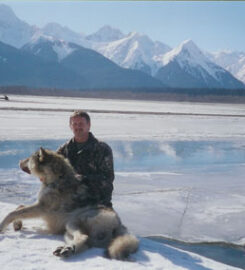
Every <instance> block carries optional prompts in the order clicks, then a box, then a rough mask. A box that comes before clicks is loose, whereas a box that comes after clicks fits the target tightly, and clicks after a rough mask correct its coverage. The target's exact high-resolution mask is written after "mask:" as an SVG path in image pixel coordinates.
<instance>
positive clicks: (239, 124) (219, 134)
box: [0, 95, 245, 270]
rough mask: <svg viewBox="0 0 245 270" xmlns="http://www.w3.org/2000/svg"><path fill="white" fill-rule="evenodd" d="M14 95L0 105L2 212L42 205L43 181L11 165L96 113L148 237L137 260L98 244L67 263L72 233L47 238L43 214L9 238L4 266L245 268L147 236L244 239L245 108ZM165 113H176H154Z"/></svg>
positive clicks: (132, 225)
mask: <svg viewBox="0 0 245 270" xmlns="http://www.w3.org/2000/svg"><path fill="white" fill-rule="evenodd" d="M9 99H10V100H9V101H1V102H0V121H1V129H0V160H1V162H2V165H0V181H1V184H0V190H1V196H0V207H1V209H2V210H1V213H0V218H1V219H2V218H3V217H4V216H5V215H6V214H7V213H8V212H9V211H11V210H13V209H15V208H16V207H17V206H18V204H22V203H27V204H28V203H31V202H33V201H34V200H35V198H36V192H37V190H38V187H39V182H38V181H37V179H35V178H34V177H32V176H30V175H27V174H25V173H24V172H22V171H20V170H19V169H18V168H17V166H18V165H17V164H16V165H14V166H13V167H11V166H12V165H11V164H12V163H11V162H12V161H11V160H13V159H14V158H15V157H16V156H17V157H18V155H19V154H21V155H26V154H27V152H28V151H32V149H33V148H35V147H36V145H39V143H40V144H41V145H43V144H45V143H46V141H45V140H49V142H50V143H51V145H55V143H56V142H60V140H63V141H65V140H67V139H68V138H70V137H71V131H70V129H69V126H68V122H69V115H70V111H72V110H74V109H87V110H97V111H94V112H91V113H90V115H91V118H92V132H93V133H94V134H95V136H96V137H98V138H99V139H103V140H105V141H107V142H108V143H109V144H110V145H111V146H112V147H113V153H114V158H115V160H116V164H115V168H116V180H115V184H114V186H115V190H114V193H113V205H114V208H115V209H116V211H117V212H118V213H119V215H120V217H121V219H122V221H123V223H124V224H125V225H126V226H127V227H128V228H129V229H130V231H132V232H133V233H135V234H136V235H137V236H138V237H139V239H140V249H139V251H138V252H137V253H136V254H134V255H132V257H131V259H132V261H131V262H119V261H113V260H108V259H106V258H104V257H103V250H101V249H95V248H93V249H90V250H88V251H86V252H84V253H83V254H79V255H76V256H75V257H73V258H70V259H68V260H60V259H58V258H56V257H55V256H53V255H52V251H53V250H54V249H55V248H56V247H57V246H60V245H61V244H62V242H63V237H62V236H53V235H46V234H45V233H44V231H43V229H44V227H43V224H42V223H41V222H39V221H26V222H25V229H24V230H23V231H21V232H14V231H13V229H12V228H11V226H10V227H9V228H8V230H7V232H6V233H5V234H1V235H0V263H1V267H2V268H3V269H6V270H8V269H11V270H12V269H13V270H15V269H25V270H26V269H34V268H35V269H49V268H53V269H65V268H67V267H69V268H70V269H78V268H79V269H81V268H82V267H86V269H116V268H119V269H136V270H137V269H168V270H171V269H174V270H175V269H200V270H201V269H215V270H219V269H238V268H233V267H232V266H228V265H225V264H222V263H218V262H217V261H214V260H211V259H208V258H206V257H203V256H201V255H197V254H194V253H191V252H189V251H184V250H181V249H179V248H174V247H172V246H169V245H167V244H161V243H157V242H155V241H152V240H149V239H146V238H145V236H149V235H162V236H165V237H168V238H174V239H177V240H182V241H188V242H217V241H218V242H220V241H222V242H227V243H233V244H237V245H244V244H245V235H244V219H245V211H244V209H245V195H244V194H245V186H244V179H243V175H244V173H245V166H244V164H245V161H244V153H243V149H244V145H245V140H244V136H245V128H244V127H245V117H244V115H245V106H244V105H242V104H241V105H237V104H235V105H233V104H208V103H207V104H201V103H200V104H198V103H176V102H150V101H149V102H147V101H125V100H124V101H123V100H103V99H84V98H68V97H66V98H64V97H37V96H36V97H35V96H18V95H10V96H9ZM111 111H112V112H111ZM116 111H120V112H121V113H117V112H116ZM122 112H123V113H122ZM128 112H131V113H128ZM142 112H144V113H145V114H142ZM157 112H158V113H159V112H161V113H167V114H162V115H157V114H151V113H157ZM169 112H170V113H172V114H168V113H169ZM147 113H148V114H147ZM176 113H179V114H176ZM193 113H196V114H199V115H193ZM212 114H213V116H212ZM15 142H16V144H15ZM10 143H11V145H12V146H11V147H9V148H8V147H6V145H8V144H10ZM32 144H33V145H32ZM17 145H18V147H16V146H17ZM41 145H40V146H41ZM33 150H35V149H33ZM200 151H201V153H200ZM5 159H6V162H3V161H4V160H5ZM14 160H16V159H14ZM137 160H138V161H137ZM135 161H137V162H138V163H137V162H136V163H135ZM1 162H0V163H1ZM16 163H17V162H16ZM3 164H5V165H3ZM137 164H138V165H137ZM7 165H8V166H7ZM33 267H34V268H33Z"/></svg>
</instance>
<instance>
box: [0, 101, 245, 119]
mask: <svg viewBox="0 0 245 270" xmlns="http://www.w3.org/2000/svg"><path fill="white" fill-rule="evenodd" d="M0 105H1V103H0ZM0 110H4V111H43V112H73V111H74V110H73V109H52V108H19V107H8V108H6V107H1V106H0ZM84 111H87V112H89V113H114V114H143V115H166V116H168V115H169V116H170V115H178V116H187V115H188V116H208V117H243V118H244V117H245V115H244V114H217V113H178V112H152V111H119V110H96V109H86V108H84Z"/></svg>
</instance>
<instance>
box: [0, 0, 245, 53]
mask: <svg viewBox="0 0 245 270" xmlns="http://www.w3.org/2000/svg"><path fill="white" fill-rule="evenodd" d="M0 3H5V4H7V5H9V6H11V7H12V9H13V10H14V12H15V13H16V15H17V16H18V17H19V18H21V19H22V20H25V21H26V22H28V23H30V24H35V25H37V26H44V25H45V24H46V23H48V22H57V23H59V24H61V25H63V26H67V27H69V28H71V29H72V30H74V31H76V32H82V33H84V34H91V33H93V32H95V31H97V30H98V29H99V28H100V27H102V26H103V25H106V24H109V25H111V26H112V27H115V28H119V29H120V30H121V31H122V32H123V33H125V34H127V33H128V32H132V31H136V32H139V33H142V34H146V35H148V36H149V37H150V38H151V39H153V40H159V41H162V42H164V43H166V44H168V45H169V46H171V47H175V46H177V45H178V44H179V43H180V42H182V41H184V40H186V39H192V40H193V41H194V42H195V43H196V44H197V45H198V46H199V47H200V48H201V49H204V50H209V51H217V50H223V49H228V50H238V51H245V15H244V14H245V2H240V1H237V2H236V1H228V2H227V1H207V2H203V1H172V2H171V1H58V0H57V1H35V0H32V1H21V0H19V1H11V0H9V1H1V0H0Z"/></svg>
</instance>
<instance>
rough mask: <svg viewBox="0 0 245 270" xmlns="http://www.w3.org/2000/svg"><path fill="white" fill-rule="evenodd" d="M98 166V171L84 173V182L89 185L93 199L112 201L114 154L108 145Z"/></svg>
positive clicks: (100, 156) (99, 159) (100, 157)
mask: <svg viewBox="0 0 245 270" xmlns="http://www.w3.org/2000/svg"><path fill="white" fill-rule="evenodd" d="M97 166H98V170H97V172H96V173H93V174H84V175H83V176H82V182H83V183H85V184H86V185H87V186H88V188H89V192H90V194H91V197H92V199H94V200H96V201H100V202H103V201H105V202H110V201H111V194H112V191H113V181H114V177H115V176H114V166H113V154H112V150H111V148H110V147H109V146H108V145H106V146H105V147H104V149H103V151H102V152H101V153H100V155H99V158H98V164H97Z"/></svg>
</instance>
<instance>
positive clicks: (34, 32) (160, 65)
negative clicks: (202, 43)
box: [0, 4, 245, 89]
mask: <svg viewBox="0 0 245 270" xmlns="http://www.w3.org/2000/svg"><path fill="white" fill-rule="evenodd" d="M0 42H1V43H0V70H1V74H3V75H4V76H0V84H1V85H17V84H18V85H26V86H36V87H40V86H41V87H56V88H71V89H135V88H137V89H140V88H141V89H142V88H144V89H153V88H154V89H155V88H157V89H161V88H166V87H172V88H223V89H243V88H245V84H244V83H245V53H241V52H240V53H238V52H219V53H210V52H205V51H202V50H201V49H199V48H198V47H197V45H196V44H195V43H194V42H193V41H192V40H187V41H184V42H182V43H181V44H180V45H179V46H177V47H176V48H171V47H170V46H168V45H167V44H164V43H162V42H159V41H152V40H151V39H150V38H149V37H148V36H146V35H142V34H139V33H136V32H131V33H129V34H124V33H122V32H121V31H120V30H119V29H114V28H112V27H111V26H108V25H107V26H103V27H102V28H101V29H99V30H98V31H97V32H95V33H93V34H90V35H85V34H82V33H76V32H74V31H72V30H71V29H69V28H68V27H64V26H61V25H59V24H57V23H49V24H47V25H46V26H44V27H43V28H39V27H37V26H31V25H29V24H28V23H26V22H24V21H22V20H21V19H19V18H18V17H17V16H16V15H15V14H14V12H13V11H12V9H11V8H9V7H8V6H7V5H3V4H2V5H0Z"/></svg>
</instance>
